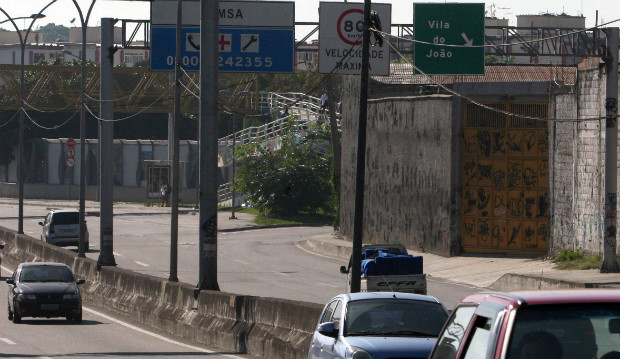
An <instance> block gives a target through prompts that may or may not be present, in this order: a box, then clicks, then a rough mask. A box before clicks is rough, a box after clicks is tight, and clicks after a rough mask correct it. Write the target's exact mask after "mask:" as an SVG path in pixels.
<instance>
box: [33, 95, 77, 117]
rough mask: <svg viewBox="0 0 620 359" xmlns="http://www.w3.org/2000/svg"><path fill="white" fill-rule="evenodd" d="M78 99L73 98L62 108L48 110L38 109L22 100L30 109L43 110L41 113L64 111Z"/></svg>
mask: <svg viewBox="0 0 620 359" xmlns="http://www.w3.org/2000/svg"><path fill="white" fill-rule="evenodd" d="M79 101H80V99H79V98H78V99H75V100H73V101H71V102H70V103H68V104H67V105H66V106H65V107H63V108H61V109H58V110H49V111H46V110H40V109H38V108H36V107H34V106H33V105H31V104H29V103H28V102H26V100H24V104H25V105H26V106H28V107H30V108H31V109H33V110H35V111H37V112H43V113H55V112H62V111H64V110H66V109H68V108H69V107H71V106H73V105H74V104H76V103H78V102H79Z"/></svg>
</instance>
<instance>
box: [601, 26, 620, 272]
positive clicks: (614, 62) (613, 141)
mask: <svg viewBox="0 0 620 359" xmlns="http://www.w3.org/2000/svg"><path fill="white" fill-rule="evenodd" d="M604 31H605V34H607V51H606V56H605V64H606V65H607V87H606V92H607V94H606V96H607V97H606V99H605V110H606V114H605V116H606V117H607V118H606V121H605V122H606V126H605V127H606V129H605V235H604V240H605V241H604V244H603V263H602V264H601V268H600V272H601V273H619V272H620V267H618V260H617V259H616V240H617V239H616V238H617V232H618V231H617V217H618V215H617V208H618V207H617V205H618V200H617V198H618V197H617V196H618V47H619V45H618V28H617V27H612V28H607V29H605V30H604Z"/></svg>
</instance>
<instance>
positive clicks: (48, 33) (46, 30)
mask: <svg viewBox="0 0 620 359" xmlns="http://www.w3.org/2000/svg"><path fill="white" fill-rule="evenodd" d="M37 31H38V32H40V33H41V34H43V39H41V40H40V41H41V42H43V41H45V42H56V41H69V28H68V27H66V26H63V25H56V24H54V23H53V22H52V23H49V24H47V25H45V26H41V27H39V28H38V29H37Z"/></svg>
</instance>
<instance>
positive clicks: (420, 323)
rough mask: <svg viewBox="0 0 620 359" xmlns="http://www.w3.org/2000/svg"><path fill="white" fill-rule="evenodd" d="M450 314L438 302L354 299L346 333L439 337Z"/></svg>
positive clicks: (348, 316) (348, 334) (350, 305)
mask: <svg viewBox="0 0 620 359" xmlns="http://www.w3.org/2000/svg"><path fill="white" fill-rule="evenodd" d="M447 317H448V314H447V313H446V311H445V310H444V308H443V307H442V306H441V305H440V304H437V303H431V302H424V301H418V300H406V299H369V300H356V301H351V302H349V304H348V307H347V315H346V321H345V335H346V336H361V335H368V336H407V337H437V336H438V335H439V332H440V331H441V328H442V326H443V324H444V322H445V321H446V319H447Z"/></svg>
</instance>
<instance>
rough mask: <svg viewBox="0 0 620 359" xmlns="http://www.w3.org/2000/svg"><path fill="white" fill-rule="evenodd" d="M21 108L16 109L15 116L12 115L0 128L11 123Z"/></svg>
mask: <svg viewBox="0 0 620 359" xmlns="http://www.w3.org/2000/svg"><path fill="white" fill-rule="evenodd" d="M19 111H20V110H17V111H15V113H14V114H13V116H11V118H9V120H8V121H6V122H5V123H3V124H2V125H0V128H2V127H4V126H6V125H8V124H9V123H11V121H13V119H14V118H15V116H17V114H18V113H19Z"/></svg>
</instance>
